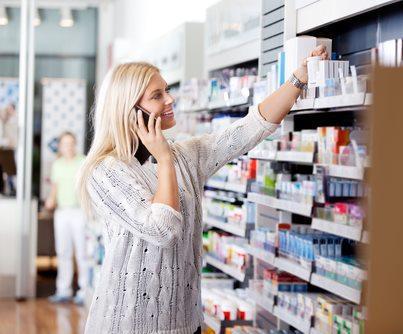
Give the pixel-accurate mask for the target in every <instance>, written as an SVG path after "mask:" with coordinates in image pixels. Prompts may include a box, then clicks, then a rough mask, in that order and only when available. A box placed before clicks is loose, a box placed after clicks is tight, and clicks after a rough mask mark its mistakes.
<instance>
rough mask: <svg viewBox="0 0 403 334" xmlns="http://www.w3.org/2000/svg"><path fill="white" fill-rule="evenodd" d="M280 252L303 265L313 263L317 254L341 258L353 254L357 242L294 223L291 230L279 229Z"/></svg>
mask: <svg viewBox="0 0 403 334" xmlns="http://www.w3.org/2000/svg"><path fill="white" fill-rule="evenodd" d="M278 238H279V254H281V255H284V256H286V257H289V258H292V259H294V260H295V261H297V262H300V263H301V264H302V265H305V264H306V263H312V262H313V261H315V260H316V258H317V256H324V257H329V258H339V257H342V256H348V255H352V254H353V248H354V245H355V242H354V241H352V240H348V239H343V238H340V237H337V236H334V235H331V234H327V233H322V232H319V231H316V230H312V229H310V228H308V227H307V226H304V225H299V226H298V225H292V227H291V230H284V229H282V230H279V233H278Z"/></svg>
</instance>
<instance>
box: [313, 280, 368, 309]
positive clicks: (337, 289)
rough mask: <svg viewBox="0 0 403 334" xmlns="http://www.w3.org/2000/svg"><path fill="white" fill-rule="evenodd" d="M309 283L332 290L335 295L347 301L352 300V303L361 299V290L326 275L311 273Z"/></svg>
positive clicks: (357, 302)
mask: <svg viewBox="0 0 403 334" xmlns="http://www.w3.org/2000/svg"><path fill="white" fill-rule="evenodd" d="M311 284H313V285H316V286H318V287H320V288H322V289H325V290H327V291H329V292H332V293H334V294H335V295H338V296H340V297H343V298H345V299H347V300H349V301H352V302H353V303H356V304H359V303H360V301H361V291H359V290H357V289H353V288H351V287H349V286H347V285H344V284H341V283H339V282H337V281H334V280H332V279H329V278H327V277H324V276H321V275H318V274H315V273H313V274H312V278H311Z"/></svg>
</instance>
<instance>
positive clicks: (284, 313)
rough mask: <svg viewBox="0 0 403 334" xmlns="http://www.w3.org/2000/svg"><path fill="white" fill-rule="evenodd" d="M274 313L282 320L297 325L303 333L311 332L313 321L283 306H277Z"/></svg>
mask: <svg viewBox="0 0 403 334" xmlns="http://www.w3.org/2000/svg"><path fill="white" fill-rule="evenodd" d="M274 315H275V316H277V317H278V318H279V319H280V320H282V321H284V322H286V323H287V324H289V325H290V326H292V327H295V328H296V329H298V330H299V331H301V332H302V333H306V334H309V333H310V330H311V321H310V320H309V321H306V320H304V319H301V318H300V317H297V316H296V315H293V314H291V313H290V311H288V310H285V309H283V308H281V307H278V306H275V307H274Z"/></svg>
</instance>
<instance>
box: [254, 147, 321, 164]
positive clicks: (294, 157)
mask: <svg viewBox="0 0 403 334" xmlns="http://www.w3.org/2000/svg"><path fill="white" fill-rule="evenodd" d="M314 156H315V153H314V152H298V151H264V150H260V151H259V150H256V151H253V152H250V153H248V157H249V158H251V159H258V160H276V161H285V162H293V163H300V164H312V163H313V159H314Z"/></svg>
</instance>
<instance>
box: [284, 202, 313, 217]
mask: <svg viewBox="0 0 403 334" xmlns="http://www.w3.org/2000/svg"><path fill="white" fill-rule="evenodd" d="M277 209H279V210H283V211H288V212H292V213H295V214H298V215H301V216H305V217H311V215H312V205H308V204H302V203H297V202H292V201H286V200H281V199H279V200H278V202H277Z"/></svg>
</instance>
